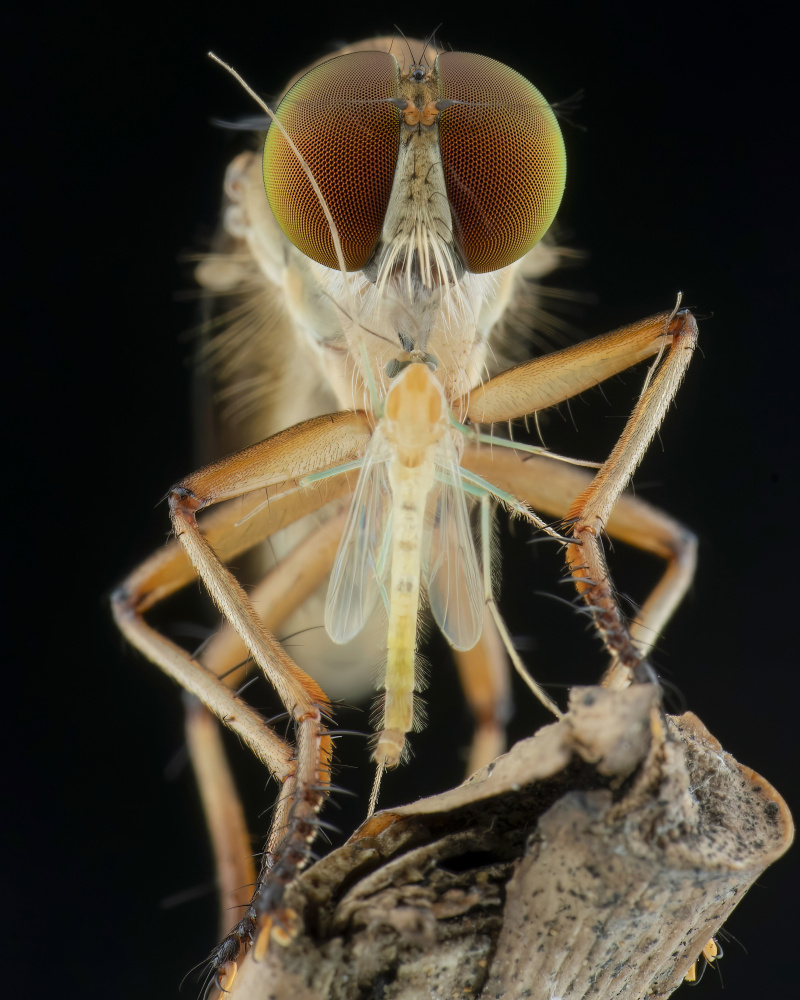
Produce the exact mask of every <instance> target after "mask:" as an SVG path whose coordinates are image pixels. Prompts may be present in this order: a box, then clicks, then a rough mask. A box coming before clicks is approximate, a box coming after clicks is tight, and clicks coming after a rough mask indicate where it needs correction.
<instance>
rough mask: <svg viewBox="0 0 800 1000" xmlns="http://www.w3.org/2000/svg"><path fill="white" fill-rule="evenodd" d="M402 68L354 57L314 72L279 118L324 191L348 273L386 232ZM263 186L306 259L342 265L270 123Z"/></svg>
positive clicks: (368, 55)
mask: <svg viewBox="0 0 800 1000" xmlns="http://www.w3.org/2000/svg"><path fill="white" fill-rule="evenodd" d="M399 75H400V74H399V69H398V66H397V61H396V60H395V58H394V56H392V55H390V54H389V53H387V52H353V53H350V54H348V55H344V56H337V57H336V58H334V59H329V60H328V61H327V62H324V63H321V64H320V65H319V66H315V67H314V69H312V70H309V72H308V73H306V74H305V76H303V77H301V79H300V80H298V81H297V83H296V84H295V85H294V86H293V87H292V88H291V89H290V90H289V92H288V93H287V94H286V96H285V97H284V98H283V100H282V101H281V103H280V105H279V106H278V110H277V112H276V115H277V118H278V121H279V122H280V123H281V125H283V127H284V129H286V132H287V133H288V134H289V136H290V137H291V139H292V141H293V142H294V143H295V145H296V146H297V149H298V150H299V152H300V154H301V155H302V157H303V159H304V160H305V162H306V163H307V165H308V167H309V169H310V170H311V173H312V174H313V176H314V179H315V180H316V182H317V184H318V185H319V187H320V190H321V191H322V194H323V196H324V198H325V201H326V203H327V205H328V208H329V209H330V212H331V215H332V216H333V220H334V222H335V223H336V228H337V230H338V233H339V239H340V241H341V244H342V252H343V255H344V259H345V264H346V266H347V270H348V271H356V270H360V269H361V268H362V267H364V265H365V264H366V263H367V261H368V260H369V258H370V257H371V255H372V251H373V250H374V249H375V244H376V243H377V242H378V238H379V237H380V234H381V229H382V228H383V219H384V216H385V214H386V208H387V206H388V204H389V196H390V194H391V191H392V182H393V180H394V173H395V168H396V166H397V153H398V147H399V141H400V139H399V136H400V114H399V112H398V110H397V108H396V107H395V105H394V104H393V103H392V101H395V100H396V99H397V95H398V80H399ZM264 186H265V187H266V190H267V197H268V199H269V203H270V206H271V208H272V211H273V213H274V215H275V218H276V219H277V220H278V223H279V224H280V226H281V229H283V231H284V233H286V235H287V236H288V237H289V239H290V240H291V241H292V243H294V245H295V246H296V247H297V248H298V249H299V250H302V252H303V253H304V254H306V256H308V257H311V259H312V260H315V261H317V262H318V263H320V264H324V265H325V266H326V267H333V268H337V269H338V267H339V264H338V262H337V259H336V251H335V249H334V243H333V238H332V237H331V233H330V226H329V225H328V221H327V219H326V218H325V214H324V212H323V210H322V207H321V205H320V203H319V199H318V197H317V195H316V193H315V192H314V189H313V188H312V186H311V183H310V181H309V179H308V175H307V174H306V172H305V170H304V169H303V167H302V165H301V164H300V161H299V160H298V158H297V155H296V154H295V152H294V150H293V149H292V148H291V146H290V145H289V143H288V142H287V141H286V138H285V136H284V135H283V133H282V132H281V130H280V129H279V128H278V127H277V125H276V124H275V123H274V122H273V123H272V125H271V126H270V128H269V131H268V132H267V141H266V143H265V144H264Z"/></svg>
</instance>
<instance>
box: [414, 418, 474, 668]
mask: <svg viewBox="0 0 800 1000" xmlns="http://www.w3.org/2000/svg"><path fill="white" fill-rule="evenodd" d="M434 462H435V466H436V482H435V483H434V486H433V488H432V489H431V492H430V495H429V497H428V506H427V511H426V519H425V521H426V523H425V539H424V544H423V552H422V573H423V579H424V580H425V583H426V586H427V590H428V601H429V603H430V608H431V612H432V614H433V617H434V619H435V620H436V623H437V624H438V626H439V628H440V629H441V630H442V633H443V634H444V637H445V638H446V639H447V641H448V642H449V643H450V645H451V646H452V647H453V648H454V649H461V650H464V649H472V647H473V646H474V645H475V643H476V642H477V641H478V639H480V636H481V627H482V624H483V605H484V595H483V583H482V578H481V571H480V566H479V564H478V556H477V554H476V552H475V540H474V539H473V537H472V530H471V529H470V524H469V516H468V514H467V504H466V500H465V497H464V491H463V490H462V488H461V477H460V473H459V464H458V455H457V454H456V449H455V445H454V444H453V441H452V439H451V438H450V436H449V435H445V437H444V438H443V439H442V440H441V441H439V443H438V444H437V445H436V453H435V455H434Z"/></svg>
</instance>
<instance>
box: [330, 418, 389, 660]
mask: <svg viewBox="0 0 800 1000" xmlns="http://www.w3.org/2000/svg"><path fill="white" fill-rule="evenodd" d="M390 458H391V448H390V447H389V445H388V444H387V443H386V441H385V440H384V439H383V436H382V435H381V433H380V429H378V430H376V431H375V433H374V434H373V436H372V439H371V440H370V443H369V446H368V448H367V453H366V455H365V457H364V465H363V466H362V468H361V472H360V474H359V477H358V484H357V485H356V490H355V493H354V494H353V500H352V503H351V505H350V513H349V514H348V517H347V524H346V525H345V529H344V533H343V534H342V540H341V542H340V543H339V551H338V552H337V553H336V561H335V563H334V564H333V570H332V572H331V580H330V584H329V585H328V597H327V599H326V601H325V628H326V629H327V632H328V635H329V636H330V637H331V639H333V641H334V642H337V643H345V642H349V641H350V640H351V639H353V638H354V637H355V636H357V635H358V633H359V632H360V631H361V629H362V628H363V627H364V626H365V625H366V623H367V621H368V619H369V617H370V615H371V614H372V611H373V609H374V607H375V603H376V601H377V599H378V595H379V594H380V593H381V592H382V591H384V590H385V579H386V575H387V573H388V571H389V568H390V564H391V559H390V558H389V556H390V552H391V547H390V545H389V536H390V535H391V520H392V518H391V510H392V503H391V500H392V494H391V488H390V486H389V468H388V462H389V459H390ZM387 600H388V598H387V597H386V595H385V594H384V601H387Z"/></svg>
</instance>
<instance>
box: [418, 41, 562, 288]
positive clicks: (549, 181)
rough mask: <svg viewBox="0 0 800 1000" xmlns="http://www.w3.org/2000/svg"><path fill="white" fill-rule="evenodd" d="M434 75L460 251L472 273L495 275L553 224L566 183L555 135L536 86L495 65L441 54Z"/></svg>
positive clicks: (478, 58)
mask: <svg viewBox="0 0 800 1000" xmlns="http://www.w3.org/2000/svg"><path fill="white" fill-rule="evenodd" d="M434 72H435V74H436V76H437V78H438V84H439V92H440V95H441V97H442V110H441V112H440V115H439V144H440V148H441V152H442V166H443V167H444V178H445V186H446V188H447V196H448V199H449V201H450V205H451V207H452V209H453V215H454V217H455V231H456V239H457V242H458V245H459V249H460V251H461V253H462V254H463V257H464V260H465V262H466V265H467V267H468V268H469V270H470V271H472V272H473V273H476V274H482V273H483V272H485V271H495V270H497V269H498V268H500V267H505V266H506V265H508V264H512V263H513V262H514V261H515V260H518V259H519V258H520V257H522V256H523V254H526V253H527V252H528V250H530V248H531V247H532V246H534V244H536V243H537V242H538V241H539V240H540V239H541V238H542V236H544V234H545V233H546V232H547V230H548V229H549V227H550V223H551V222H552V221H553V218H554V217H555V214H556V211H557V209H558V206H559V203H560V202H561V196H562V194H563V193H564V183H565V181H566V176H567V163H566V155H565V152H564V141H563V139H562V138H561V129H560V128H559V127H558V122H557V121H556V117H555V115H554V114H553V111H552V109H551V107H550V105H549V104H548V103H547V101H546V100H545V99H544V97H542V95H541V94H540V93H539V91H538V90H537V89H536V87H534V86H533V84H532V83H529V82H528V81H527V80H526V79H525V77H524V76H520V74H519V73H517V72H515V71H514V70H513V69H510V68H509V67H508V66H504V65H503V64H502V63H499V62H496V61H495V60H494V59H489V58H487V57H486V56H479V55H474V54H472V53H467V52H443V53H442V54H441V55H440V56H439V57H438V58H437V60H436V65H435V69H434ZM450 102H453V103H450Z"/></svg>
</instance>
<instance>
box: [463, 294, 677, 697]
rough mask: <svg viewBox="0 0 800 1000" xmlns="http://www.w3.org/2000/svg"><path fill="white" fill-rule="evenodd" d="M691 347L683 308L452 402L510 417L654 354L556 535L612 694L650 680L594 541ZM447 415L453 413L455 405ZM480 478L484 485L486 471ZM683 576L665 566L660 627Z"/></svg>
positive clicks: (475, 416) (657, 601) (476, 415)
mask: <svg viewBox="0 0 800 1000" xmlns="http://www.w3.org/2000/svg"><path fill="white" fill-rule="evenodd" d="M696 342H697V325H696V323H695V320H694V317H693V316H692V314H691V313H690V312H689V311H688V310H685V309H684V310H677V311H673V312H671V313H661V314H659V315H657V316H653V317H651V318H649V319H646V320H642V321H641V322H639V323H636V324H633V325H631V326H628V327H624V328H623V329H621V330H618V331H615V332H614V333H610V334H606V335H604V336H602V337H595V338H594V339H593V340H589V341H586V342H585V343H583V344H578V345H576V346H574V347H570V348H567V349H566V350H563V351H557V352H555V353H554V354H550V355H547V356H546V357H544V358H539V359H536V360H534V361H529V362H525V363H524V364H522V365H518V366H517V367H516V368H512V369H510V370H509V371H507V372H504V373H502V374H501V375H498V376H497V377H496V378H494V379H491V380H490V381H489V382H487V383H486V384H485V385H484V386H481V387H480V388H479V389H477V390H475V391H474V392H473V393H472V396H471V397H470V398H468V399H467V398H465V399H464V400H463V401H462V404H461V405H462V406H463V409H464V410H465V411H466V413H467V416H468V417H469V418H470V419H471V420H473V421H475V422H483V421H489V420H491V421H495V420H512V419H515V418H516V417H520V416H523V415H525V414H526V413H533V412H536V411H537V410H539V409H544V408H546V407H548V406H553V405H555V404H557V403H560V402H563V401H564V400H566V399H569V398H570V397H572V396H574V395H576V394H577V393H579V392H582V391H583V390H585V389H587V388H590V387H592V386H594V385H596V384H597V383H599V382H600V381H602V380H603V379H605V378H608V377H610V376H611V375H615V374H617V373H619V372H621V371H624V370H625V369H626V368H629V367H630V366H631V365H633V364H636V363H637V362H639V361H641V360H643V359H644V358H647V357H651V356H653V355H658V356H657V358H656V362H655V364H654V366H653V367H652V368H651V370H650V371H649V373H648V375H647V379H646V382H645V386H644V389H643V391H642V393H641V396H640V397H639V400H638V402H637V404H636V406H635V408H634V410H633V413H632V414H631V416H630V417H629V419H628V422H627V424H626V426H625V429H624V430H623V432H622V435H621V436H620V438H619V440H618V441H617V443H616V445H615V446H614V448H613V450H612V451H611V454H610V455H609V457H608V459H607V460H606V461H605V462H604V463H603V465H602V466H601V468H600V469H599V471H598V472H597V474H596V475H595V477H594V478H593V479H592V481H591V482H590V483H589V484H588V486H586V487H585V488H584V489H583V490H582V491H581V492H580V494H579V495H578V496H577V497H576V498H575V499H574V500H573V502H572V504H571V506H570V507H569V509H568V511H567V512H566V528H565V533H566V532H568V533H569V535H570V536H571V538H572V539H573V541H572V542H570V543H569V544H568V545H567V547H566V550H567V551H566V555H567V565H568V567H569V571H570V576H571V577H572V579H573V580H574V582H575V585H576V587H577V589H578V593H579V594H580V595H581V597H582V598H583V600H584V601H585V602H586V604H587V606H588V607H589V608H590V610H591V612H592V616H593V618H594V622H595V625H596V626H597V629H598V631H599V633H600V635H601V637H602V639H603V642H604V644H605V646H606V648H607V649H608V651H609V653H610V654H611V658H612V663H611V667H610V668H609V671H608V672H607V674H606V677H605V678H604V683H606V684H607V685H609V686H613V687H624V686H625V685H626V684H628V683H630V681H631V679H632V678H636V679H637V680H643V681H652V680H654V678H653V675H652V671H651V669H650V667H649V665H648V664H647V662H646V652H645V651H646V649H647V648H648V643H646V642H641V641H638V640H637V639H636V638H634V637H633V636H632V635H631V630H630V627H629V625H628V622H627V620H626V618H625V616H624V615H623V614H622V611H621V610H620V607H619V604H618V602H617V599H616V596H615V594H614V588H613V585H612V582H611V579H610V576H609V572H608V567H607V565H606V560H605V556H604V554H603V547H602V535H603V533H604V532H606V531H607V530H608V526H609V520H610V518H611V514H612V511H613V509H614V505H615V504H616V502H617V500H618V498H619V496H620V494H621V493H622V491H623V490H624V489H625V487H626V486H627V485H628V482H629V481H630V478H631V476H632V475H633V473H634V471H635V470H636V468H637V466H638V465H639V462H640V461H641V459H642V456H643V454H644V452H645V450H646V449H647V447H648V445H649V444H650V442H651V441H652V439H653V436H654V435H655V433H656V431H657V430H658V428H659V426H660V425H661V422H662V420H663V419H664V415H665V413H666V411H667V408H668V406H669V404H670V403H671V402H672V399H673V397H674V395H675V392H676V391H677V388H678V385H679V384H680V381H681V379H682V378H683V375H684V373H685V371H686V368H687V366H688V364H689V361H690V360H691V356H692V351H693V350H694V347H695V344H696ZM454 409H455V410H456V412H458V404H457V405H456V407H454ZM469 461H470V460H469V458H468V457H467V453H465V458H464V462H465V464H467V465H469ZM489 478H490V479H493V476H492V474H491V473H489ZM493 481H496V480H493ZM512 489H513V487H512ZM530 499H534V498H533V497H531V498H530ZM692 569H693V559H691V558H690V559H689V560H688V562H685V565H683V566H676V567H674V571H673V573H672V574H671V576H670V579H668V580H666V581H665V582H664V586H662V587H661V590H660V591H659V592H658V593H657V594H655V595H653V599H652V600H653V605H652V608H651V613H652V615H653V617H654V618H656V617H657V618H658V619H659V624H661V623H663V621H664V620H665V616H666V615H668V613H670V612H671V611H672V609H673V607H674V604H675V600H674V597H673V595H674V593H675V592H676V590H677V591H678V592H682V590H683V589H685V586H686V584H687V583H688V579H689V578H690V577H691V572H692ZM687 572H688V577H687Z"/></svg>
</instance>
